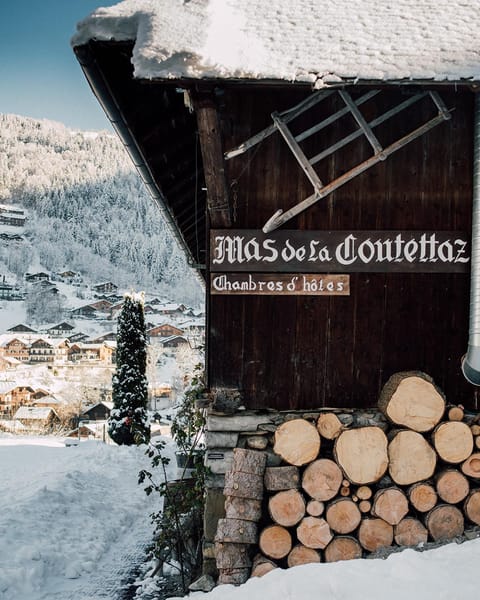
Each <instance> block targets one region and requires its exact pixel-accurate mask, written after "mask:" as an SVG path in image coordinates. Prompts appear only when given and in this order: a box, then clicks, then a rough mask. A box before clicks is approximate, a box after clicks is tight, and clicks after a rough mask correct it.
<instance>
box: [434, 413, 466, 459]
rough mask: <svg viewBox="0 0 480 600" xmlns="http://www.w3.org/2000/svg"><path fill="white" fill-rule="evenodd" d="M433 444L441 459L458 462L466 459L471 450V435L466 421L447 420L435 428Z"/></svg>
mask: <svg viewBox="0 0 480 600" xmlns="http://www.w3.org/2000/svg"><path fill="white" fill-rule="evenodd" d="M432 439H433V445H434V446H435V450H436V451H437V452H438V455H439V456H440V458H441V459H442V460H444V461H445V462H448V463H453V464H456V463H460V462H463V461H464V460H466V459H467V458H468V457H469V456H470V454H472V450H473V435H472V431H471V430H470V427H469V426H468V425H467V424H466V423H461V422H459V421H447V422H445V423H441V424H440V425H438V427H436V428H435V431H434V432H433V435H432Z"/></svg>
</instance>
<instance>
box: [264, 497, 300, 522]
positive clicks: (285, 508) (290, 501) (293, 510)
mask: <svg viewBox="0 0 480 600" xmlns="http://www.w3.org/2000/svg"><path fill="white" fill-rule="evenodd" d="M268 510H269V512H270V516H271V517H272V520H273V521H274V522H275V523H277V524H278V525H283V526H284V527H292V526H293V525H296V524H297V523H298V522H299V521H301V520H302V519H303V517H304V516H305V500H304V498H303V496H302V494H301V493H300V492H299V491H298V490H285V491H282V492H277V493H276V494H275V495H274V496H272V497H271V498H270V500H269V501H268Z"/></svg>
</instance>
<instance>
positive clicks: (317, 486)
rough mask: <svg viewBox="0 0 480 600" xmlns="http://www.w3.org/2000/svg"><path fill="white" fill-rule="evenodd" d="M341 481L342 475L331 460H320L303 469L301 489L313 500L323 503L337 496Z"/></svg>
mask: <svg viewBox="0 0 480 600" xmlns="http://www.w3.org/2000/svg"><path fill="white" fill-rule="evenodd" d="M342 479H343V473H342V471H341V469H340V467H339V466H338V465H337V464H336V463H335V462H334V461H333V460H329V459H328V458H320V459H319V460H315V461H313V462H312V463H310V464H309V465H308V466H307V468H306V469H305V471H304V473H303V478H302V488H303V489H304V490H305V491H306V492H307V494H309V495H310V496H311V497H312V498H313V499H314V500H320V501H322V502H325V501H327V500H330V499H331V498H333V497H334V496H336V495H337V494H338V490H339V489H340V486H341V484H342Z"/></svg>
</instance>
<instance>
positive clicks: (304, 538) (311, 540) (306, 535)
mask: <svg viewBox="0 0 480 600" xmlns="http://www.w3.org/2000/svg"><path fill="white" fill-rule="evenodd" d="M332 537H333V536H332V532H331V531H330V527H329V525H328V523H327V521H325V519H319V518H318V517H305V518H304V519H302V521H301V522H300V525H299V526H298V527H297V538H298V541H299V542H300V543H301V544H303V545H304V546H306V547H307V548H314V549H321V550H323V549H324V548H325V547H326V546H327V545H328V543H329V542H330V540H331V539H332Z"/></svg>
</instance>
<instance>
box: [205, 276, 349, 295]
mask: <svg viewBox="0 0 480 600" xmlns="http://www.w3.org/2000/svg"><path fill="white" fill-rule="evenodd" d="M210 293H211V294H228V295H241V296H245V295H251V294H253V295H277V296H349V295H350V277H349V275H320V274H319V275H309V274H288V275H286V274H278V275H277V274H272V273H254V274H252V273H211V274H210Z"/></svg>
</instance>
